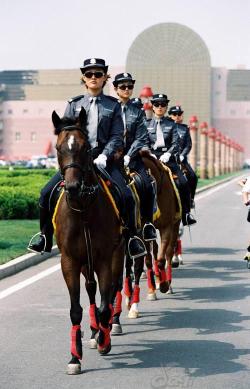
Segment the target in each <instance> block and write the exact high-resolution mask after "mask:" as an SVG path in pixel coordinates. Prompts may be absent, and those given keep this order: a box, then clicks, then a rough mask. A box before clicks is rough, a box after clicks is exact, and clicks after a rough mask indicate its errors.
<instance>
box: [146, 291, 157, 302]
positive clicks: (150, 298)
mask: <svg viewBox="0 0 250 389" xmlns="http://www.w3.org/2000/svg"><path fill="white" fill-rule="evenodd" d="M147 300H148V301H155V300H157V296H156V293H155V292H154V293H148V295H147Z"/></svg>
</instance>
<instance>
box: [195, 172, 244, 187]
mask: <svg viewBox="0 0 250 389" xmlns="http://www.w3.org/2000/svg"><path fill="white" fill-rule="evenodd" d="M243 173H244V171H243V170H242V171H240V172H234V173H227V174H223V175H221V176H218V177H214V178H206V179H203V180H202V179H199V181H198V186H197V187H198V188H202V187H203V186H207V185H210V184H213V183H215V182H218V181H221V180H224V179H225V178H228V177H234V176H235V177H236V176H239V175H242V174H243Z"/></svg>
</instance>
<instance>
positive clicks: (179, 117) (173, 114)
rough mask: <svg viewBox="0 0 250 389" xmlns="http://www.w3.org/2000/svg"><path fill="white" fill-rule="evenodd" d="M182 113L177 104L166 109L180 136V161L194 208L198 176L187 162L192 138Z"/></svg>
mask: <svg viewBox="0 0 250 389" xmlns="http://www.w3.org/2000/svg"><path fill="white" fill-rule="evenodd" d="M183 113H184V111H183V110H182V108H181V106H179V105H175V106H173V107H171V108H170V109H169V111H168V114H169V116H170V118H171V119H172V120H173V121H174V122H175V125H176V129H177V132H178V135H179V138H180V139H179V143H180V146H179V147H180V148H179V153H180V162H181V165H182V166H183V168H184V170H185V171H186V177H187V180H188V183H189V187H190V192H191V208H194V196H195V192H196V188H197V183H198V177H197V175H196V174H195V172H194V170H193V169H192V166H191V165H190V164H189V163H188V154H189V153H190V151H191V149H192V139H191V136H190V130H189V127H188V126H187V125H186V124H184V123H183Z"/></svg>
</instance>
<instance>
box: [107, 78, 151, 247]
mask: <svg viewBox="0 0 250 389" xmlns="http://www.w3.org/2000/svg"><path fill="white" fill-rule="evenodd" d="M134 83H135V80H133V78H132V76H131V74H129V73H120V74H117V75H116V76H115V79H114V81H113V85H114V88H115V91H116V93H117V95H118V97H119V102H120V104H121V109H122V118H123V123H124V166H125V167H129V169H130V171H131V172H136V173H137V174H138V175H139V178H140V181H141V185H140V188H139V193H140V203H141V216H142V219H143V220H144V221H145V224H144V227H143V231H142V232H143V239H144V240H145V241H152V240H156V238H157V235H156V229H155V227H154V225H153V213H154V203H155V191H154V187H153V181H152V178H151V177H150V174H149V172H148V171H147V170H146V168H145V166H144V164H143V162H142V158H141V156H140V153H139V152H140V150H142V149H143V148H144V149H145V148H148V141H149V139H148V132H147V124H146V117H145V114H144V112H143V111H142V110H141V109H140V108H138V106H137V104H138V103H140V101H139V100H138V99H137V100H134V103H133V102H132V101H131V100H130V97H131V95H132V93H133V88H134Z"/></svg>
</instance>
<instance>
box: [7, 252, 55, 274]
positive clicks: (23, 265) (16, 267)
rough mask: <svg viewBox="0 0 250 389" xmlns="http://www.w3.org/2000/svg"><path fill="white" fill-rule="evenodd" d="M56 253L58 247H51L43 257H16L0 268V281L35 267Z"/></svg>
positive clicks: (27, 255)
mask: <svg viewBox="0 0 250 389" xmlns="http://www.w3.org/2000/svg"><path fill="white" fill-rule="evenodd" d="M58 253H59V249H58V247H57V246H53V247H52V251H51V253H44V254H43V255H41V254H36V253H28V254H24V255H22V256H21V257H17V258H15V259H13V260H11V261H10V262H7V263H5V264H4V265H1V266H0V280H2V279H3V278H5V277H9V276H13V275H14V274H16V273H19V272H20V271H22V270H25V269H27V268H28V267H30V266H34V265H37V264H38V263H40V262H43V261H45V260H46V259H48V258H50V257H53V256H54V255H56V254H58Z"/></svg>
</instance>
